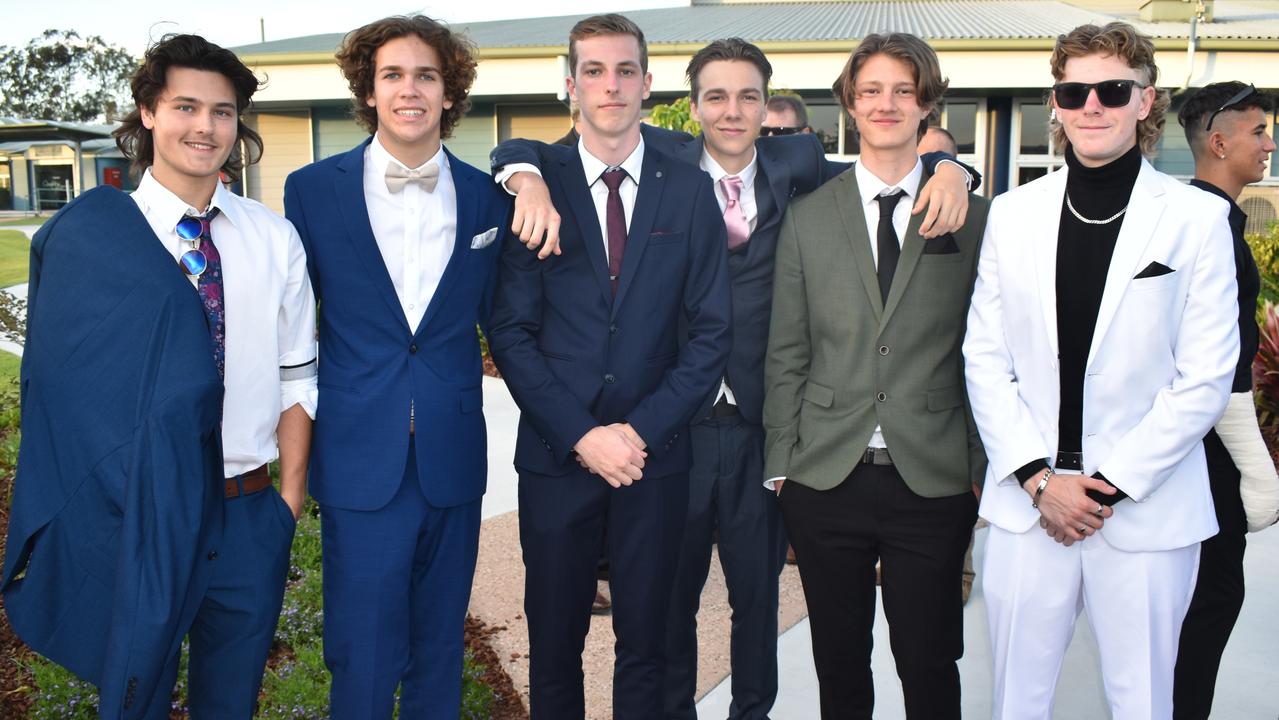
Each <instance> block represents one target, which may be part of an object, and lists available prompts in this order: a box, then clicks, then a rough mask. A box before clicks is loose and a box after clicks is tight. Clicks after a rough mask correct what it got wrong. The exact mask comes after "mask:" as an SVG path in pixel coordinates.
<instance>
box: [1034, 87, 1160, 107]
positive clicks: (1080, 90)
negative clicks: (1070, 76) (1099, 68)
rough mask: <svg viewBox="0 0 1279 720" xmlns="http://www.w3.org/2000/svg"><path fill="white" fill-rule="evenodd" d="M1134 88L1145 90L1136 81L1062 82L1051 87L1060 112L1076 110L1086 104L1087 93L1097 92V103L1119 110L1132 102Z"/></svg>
mask: <svg viewBox="0 0 1279 720" xmlns="http://www.w3.org/2000/svg"><path fill="white" fill-rule="evenodd" d="M1134 87H1139V88H1143V89H1145V88H1147V87H1149V85H1142V84H1141V83H1139V82H1137V81H1136V80H1102V81H1101V82H1095V83H1081V82H1063V83H1057V84H1056V85H1053V97H1055V98H1056V99H1057V107H1059V108H1061V109H1062V110H1078V109H1079V108H1081V107H1083V106H1084V103H1086V102H1088V93H1089V91H1091V90H1096V91H1097V102H1099V103H1101V104H1102V105H1104V106H1106V107H1108V108H1119V107H1123V106H1125V105H1127V104H1128V103H1129V102H1132V89H1133V88H1134Z"/></svg>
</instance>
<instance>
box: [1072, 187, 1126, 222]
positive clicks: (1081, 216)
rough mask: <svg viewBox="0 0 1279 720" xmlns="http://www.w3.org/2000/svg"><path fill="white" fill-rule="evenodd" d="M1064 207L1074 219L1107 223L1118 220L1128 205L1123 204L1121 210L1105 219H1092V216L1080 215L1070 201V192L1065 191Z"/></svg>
mask: <svg viewBox="0 0 1279 720" xmlns="http://www.w3.org/2000/svg"><path fill="white" fill-rule="evenodd" d="M1066 209H1068V210H1070V214H1071V215H1074V216H1075V219H1077V220H1079V222H1081V223H1088V224H1089V225H1109V224H1110V223H1112V222H1114V221H1116V220H1118V219H1119V217H1120V216H1121V215H1123V214H1124V213H1126V212H1128V206H1127V205H1125V206H1124V207H1123V209H1122V210H1120V211H1119V212H1117V213H1115V214H1114V215H1111V216H1110V217H1108V218H1106V219H1105V220H1093V219H1092V218H1086V217H1084V216H1083V215H1080V214H1079V211H1078V210H1076V209H1075V206H1074V205H1073V204H1072V203H1071V202H1070V193H1066Z"/></svg>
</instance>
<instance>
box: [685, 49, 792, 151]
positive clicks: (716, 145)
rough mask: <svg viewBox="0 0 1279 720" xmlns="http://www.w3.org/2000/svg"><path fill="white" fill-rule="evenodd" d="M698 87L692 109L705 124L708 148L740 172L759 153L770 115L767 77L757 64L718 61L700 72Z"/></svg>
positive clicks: (703, 130)
mask: <svg viewBox="0 0 1279 720" xmlns="http://www.w3.org/2000/svg"><path fill="white" fill-rule="evenodd" d="M697 87H698V95H699V96H698V97H696V98H693V100H692V102H691V103H690V105H689V109H690V110H691V112H692V115H693V119H694V120H697V121H698V122H699V123H701V124H702V138H703V139H704V140H705V142H706V150H707V152H709V153H710V156H711V157H713V158H715V162H717V163H719V164H720V166H721V167H723V168H724V169H725V170H727V171H729V172H737V171H739V170H741V169H742V168H744V167H746V165H747V164H748V163H750V160H751V158H752V157H754V155H755V139H756V138H758V137H759V126H760V124H761V123H762V122H763V120H764V116H765V114H766V108H765V104H766V102H767V97H766V96H765V94H764V76H763V75H761V74H760V72H759V68H757V67H755V65H754V63H750V62H747V61H745V60H716V61H713V62H709V63H707V64H706V66H705V67H703V68H702V69H701V71H700V72H699V73H698V76H697ZM792 114H793V113H792Z"/></svg>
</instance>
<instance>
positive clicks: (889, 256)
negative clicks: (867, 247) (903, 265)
mask: <svg viewBox="0 0 1279 720" xmlns="http://www.w3.org/2000/svg"><path fill="white" fill-rule="evenodd" d="M905 194H906V193H904V192H902V191H901V190H898V191H896V192H893V193H890V194H888V195H879V196H876V198H875V202H877V203H879V229H878V230H877V231H876V233H875V242H876V243H877V244H878V246H879V269H878V270H877V272H876V274H878V275H879V299H880V301H881V302H883V303H884V304H885V305H887V304H888V290H889V288H891V287H892V286H893V271H895V270H896V269H897V258H899V257H901V254H902V248H901V245H900V244H898V242H897V231H896V230H894V229H893V210H894V209H896V207H897V201H898V200H901V199H902V197H903V196H904V195H905Z"/></svg>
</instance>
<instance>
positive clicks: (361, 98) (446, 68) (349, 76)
mask: <svg viewBox="0 0 1279 720" xmlns="http://www.w3.org/2000/svg"><path fill="white" fill-rule="evenodd" d="M410 35H415V36H417V37H418V38H420V39H421V40H422V42H424V43H426V44H427V45H430V46H431V47H432V48H433V49H434V50H435V52H436V53H437V54H438V55H439V56H440V64H441V65H443V67H441V68H440V75H441V77H442V79H443V81H444V97H446V98H448V100H449V101H450V102H452V103H453V107H451V108H446V109H445V110H444V112H443V113H442V114H441V116H440V137H442V138H447V137H451V136H452V135H453V128H454V127H456V126H457V123H458V121H460V120H461V119H462V116H464V115H466V111H467V109H469V108H470V106H471V101H470V100H468V99H467V96H468V95H469V94H470V92H471V84H472V83H474V82H475V65H476V62H475V46H474V45H473V44H472V43H471V41H470V40H469V39H468V38H467V37H466V36H465V35H463V34H461V33H458V32H454V31H453V30H450V29H449V27H448V26H447V25H445V24H443V23H440V22H437V21H435V20H432V19H431V18H429V17H427V16H425V15H395V16H392V17H387V18H382V19H381V20H377V21H375V22H371V23H369V24H368V25H365V26H364V27H362V28H358V29H356V30H352V31H351V32H349V33H347V34H346V37H345V38H343V39H342V45H341V47H339V48H338V51H337V60H338V67H339V68H341V70H342V75H344V76H345V77H346V82H347V85H348V86H349V87H350V88H351V104H352V106H353V107H354V109H355V119H356V120H357V121H358V122H359V123H360V125H362V126H364V129H366V130H368V131H369V132H370V133H373V132H376V131H377V108H371V107H369V106H368V99H369V97H371V96H372V95H373V77H374V73H376V72H377V51H378V49H379V48H381V47H382V46H383V45H385V44H387V43H388V42H390V41H392V40H395V39H397V38H402V37H408V36H410Z"/></svg>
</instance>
